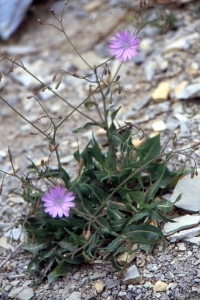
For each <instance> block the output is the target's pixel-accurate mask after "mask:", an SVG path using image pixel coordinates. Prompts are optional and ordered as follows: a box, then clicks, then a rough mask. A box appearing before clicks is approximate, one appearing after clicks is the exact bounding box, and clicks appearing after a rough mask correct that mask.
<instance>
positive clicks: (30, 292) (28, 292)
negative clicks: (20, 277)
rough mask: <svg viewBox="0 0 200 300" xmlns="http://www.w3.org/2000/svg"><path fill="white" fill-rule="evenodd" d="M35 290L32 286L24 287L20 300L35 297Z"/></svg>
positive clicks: (18, 297)
mask: <svg viewBox="0 0 200 300" xmlns="http://www.w3.org/2000/svg"><path fill="white" fill-rule="evenodd" d="M33 296H34V292H33V289H32V288H26V289H24V290H23V291H22V292H21V293H20V294H19V295H18V296H17V299H19V300H29V299H31V298H33Z"/></svg>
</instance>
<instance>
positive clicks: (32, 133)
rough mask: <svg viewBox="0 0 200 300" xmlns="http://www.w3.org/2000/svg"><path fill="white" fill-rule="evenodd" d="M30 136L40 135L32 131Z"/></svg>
mask: <svg viewBox="0 0 200 300" xmlns="http://www.w3.org/2000/svg"><path fill="white" fill-rule="evenodd" d="M29 134H30V135H38V133H37V132H32V131H30V132H29Z"/></svg>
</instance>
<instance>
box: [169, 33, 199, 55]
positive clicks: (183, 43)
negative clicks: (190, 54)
mask: <svg viewBox="0 0 200 300" xmlns="http://www.w3.org/2000/svg"><path fill="white" fill-rule="evenodd" d="M198 38H199V34H198V33H197V32H195V33H193V34H190V35H188V36H184V37H181V38H180V39H178V40H176V41H175V42H172V43H169V44H168V45H167V47H165V49H164V52H168V51H175V50H188V49H189V48H190V46H191V45H192V40H195V39H198Z"/></svg>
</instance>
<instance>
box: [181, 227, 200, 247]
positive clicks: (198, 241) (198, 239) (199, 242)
mask: <svg viewBox="0 0 200 300" xmlns="http://www.w3.org/2000/svg"><path fill="white" fill-rule="evenodd" d="M199 229H200V228H199ZM184 240H185V241H186V242H189V243H190V244H194V245H200V236H195V237H192V238H189V239H184Z"/></svg>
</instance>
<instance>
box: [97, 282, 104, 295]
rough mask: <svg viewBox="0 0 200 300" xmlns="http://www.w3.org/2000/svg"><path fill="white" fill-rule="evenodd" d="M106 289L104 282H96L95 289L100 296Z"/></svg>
mask: <svg viewBox="0 0 200 300" xmlns="http://www.w3.org/2000/svg"><path fill="white" fill-rule="evenodd" d="M104 288H105V284H104V283H103V282H96V283H95V289H96V291H97V293H98V294H100V293H102V292H103V290H104Z"/></svg>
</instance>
